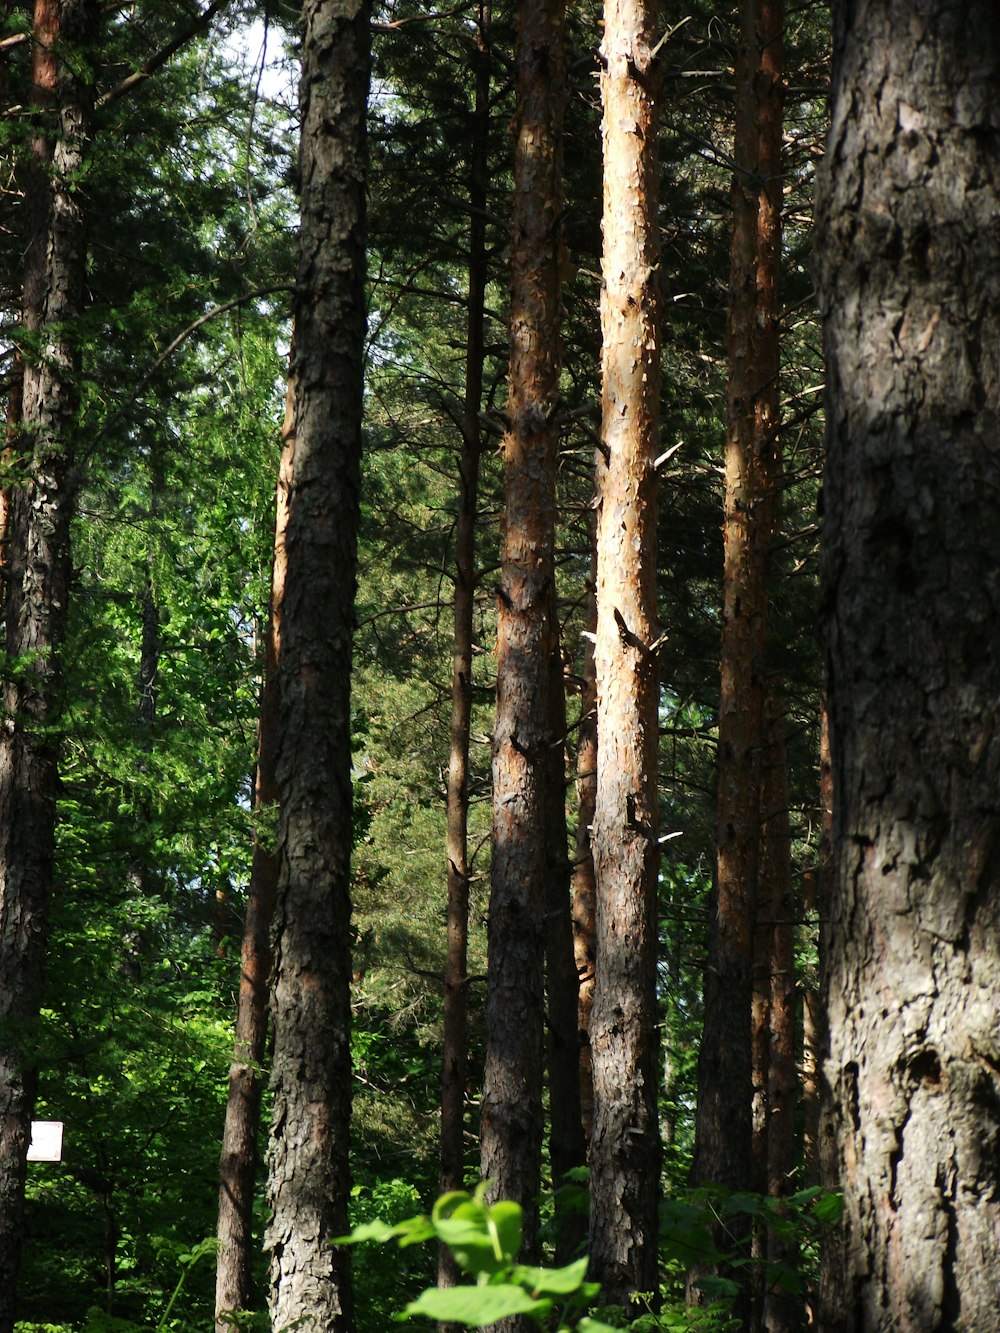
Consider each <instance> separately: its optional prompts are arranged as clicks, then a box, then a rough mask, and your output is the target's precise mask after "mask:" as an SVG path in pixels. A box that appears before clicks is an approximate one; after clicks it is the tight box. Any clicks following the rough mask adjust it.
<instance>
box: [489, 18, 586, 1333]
mask: <svg viewBox="0 0 1000 1333" xmlns="http://www.w3.org/2000/svg"><path fill="white" fill-rule="evenodd" d="M564 17H565V3H564V0H522V3H521V4H520V6H519V9H518V38H517V93H518V111H517V121H516V138H515V158H514V203H513V215H512V220H511V343H510V398H509V406H508V412H509V416H510V423H511V424H510V429H509V430H508V432H507V434H506V436H505V438H504V463H505V477H506V502H505V530H504V541H503V554H502V569H501V584H500V588H499V590H498V591H499V600H500V608H499V619H498V625H497V717H496V730H495V733H494V741H493V863H492V887H491V896H490V924H489V976H488V992H487V1002H486V1063H485V1069H484V1074H483V1100H482V1128H481V1134H480V1142H481V1149H482V1173H483V1176H484V1177H489V1178H491V1179H492V1180H493V1182H494V1184H493V1186H492V1191H493V1196H494V1197H496V1198H507V1199H514V1200H516V1201H517V1202H518V1203H520V1204H521V1206H522V1207H523V1208H524V1217H525V1231H524V1235H525V1245H524V1249H525V1254H526V1255H533V1254H534V1252H535V1247H536V1232H537V1224H538V1192H539V1185H540V1170H541V1140H542V1071H543V1045H544V1044H543V1037H542V1025H543V994H542V989H543V986H542V956H543V930H544V925H545V914H546V911H547V908H548V903H549V901H550V899H549V894H548V891H547V886H546V880H547V875H548V872H549V843H548V838H547V833H546V819H547V816H548V814H549V802H548V798H547V794H546V788H547V784H548V782H549V781H550V778H551V767H550V764H549V759H548V752H549V749H550V747H551V745H552V743H553V740H554V739H555V738H554V737H553V735H552V730H551V707H550V690H549V664H550V662H551V659H552V654H553V653H554V652H556V651H558V649H557V644H558V629H557V626H556V623H555V618H554V614H553V609H554V604H555V598H554V582H555V565H554V554H553V551H554V543H555V478H556V464H557V455H558V428H557V425H556V420H555V413H556V407H557V404H558V398H559V263H558V260H559V246H560V230H559V229H560V214H561V166H562V161H561V156H562V114H563V103H564V97H565V91H564V87H563V81H564V49H563V24H564ZM522 1326H524V1325H523V1321H519V1320H507V1321H504V1322H503V1323H502V1324H500V1325H498V1328H500V1329H504V1330H506V1329H514V1328H520V1327H522Z"/></svg>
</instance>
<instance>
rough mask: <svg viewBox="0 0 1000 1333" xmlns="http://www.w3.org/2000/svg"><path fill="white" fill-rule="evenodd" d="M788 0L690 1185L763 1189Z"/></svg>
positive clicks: (734, 546) (742, 136)
mask: <svg viewBox="0 0 1000 1333" xmlns="http://www.w3.org/2000/svg"><path fill="white" fill-rule="evenodd" d="M782 23H783V18H782V4H781V0H743V3H742V5H741V11H740V41H739V50H738V53H737V70H736V88H737V91H736V139H735V149H734V153H735V160H736V164H737V169H736V171H735V173H734V176H733V192H732V197H733V243H732V265H731V271H730V296H729V326H728V357H729V395H728V408H727V434H726V467H725V481H726V487H725V524H724V528H723V533H724V540H725V569H724V576H723V613H722V648H721V670H722V695H721V701H720V707H719V746H718V844H717V857H718V859H717V864H716V883H715V888H714V894H713V906H714V912H713V917H712V922H711V930H710V936H709V952H708V965H707V969H706V973H705V1030H704V1037H703V1040H702V1046H701V1051H700V1053H699V1062H698V1113H697V1143H696V1148H695V1161H694V1179H695V1181H696V1182H697V1183H698V1184H708V1183H715V1184H719V1185H723V1186H725V1187H726V1188H728V1189H747V1188H754V1187H762V1186H763V1183H764V1182H763V1177H762V1176H761V1175H759V1174H758V1173H757V1172H756V1171H755V1168H754V1163H753V1156H752V1153H751V1104H752V1094H751V1064H752V1061H751V1026H750V1025H751V996H752V969H753V928H754V911H755V902H754V899H755V893H756V884H757V869H758V856H759V842H760V783H761V775H760V764H761V755H762V751H763V717H764V714H763V707H764V683H765V639H766V622H767V579H766V562H767V550H768V544H769V541H770V538H771V533H772V528H773V523H774V486H775V484H776V481H777V473H778V470H779V467H780V463H779V457H780V456H779V453H778V449H779V445H778V439H777V430H778V409H779V403H778V335H779V328H778V313H779V312H778V264H779V258H780V248H781V247H780V239H781V178H780V171H781V104H782V90H781V32H782Z"/></svg>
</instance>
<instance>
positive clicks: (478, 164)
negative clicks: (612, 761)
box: [438, 3, 491, 1287]
mask: <svg viewBox="0 0 1000 1333" xmlns="http://www.w3.org/2000/svg"><path fill="white" fill-rule="evenodd" d="M490 21H491V12H490V5H489V4H488V3H481V4H480V8H479V32H478V36H477V40H476V62H475V81H476V82H475V105H474V108H473V113H472V142H471V154H470V162H469V218H470V223H469V269H468V280H469V294H468V322H467V333H466V338H467V346H466V356H465V403H464V409H463V413H462V444H461V449H462V452H461V457H460V459H459V489H458V514H457V516H456V521H455V625H454V632H453V637H452V677H451V745H450V756H449V762H448V815H447V818H448V829H447V855H448V955H447V962H446V965H445V988H444V1051H443V1074H442V1080H441V1173H440V1190H441V1193H442V1194H444V1193H446V1192H447V1191H448V1190H457V1189H461V1188H462V1186H463V1185H464V1183H465V1142H464V1134H465V1085H466V1074H467V1069H468V1017H467V1016H468V985H469V973H468V956H469V874H470V869H471V868H470V866H469V842H468V830H469V740H470V730H471V719H472V673H473V657H472V631H473V613H474V610H475V593H476V582H477V575H476V515H477V508H478V494H479V458H480V452H481V446H482V438H481V436H482V432H481V429H480V424H479V413H480V411H481V410H482V400H483V360H484V355H485V353H484V345H485V312H486V281H487V276H488V268H487V255H486V206H487V190H488V186H489V159H488V149H489V128H490V56H489V30H490ZM457 1278H458V1269H457V1266H456V1264H455V1262H454V1260H453V1259H452V1257H451V1251H450V1250H448V1249H447V1247H446V1246H443V1245H442V1246H441V1249H440V1253H439V1257H438V1284H439V1285H440V1286H447V1287H450V1286H454V1285H455V1282H456V1280H457Z"/></svg>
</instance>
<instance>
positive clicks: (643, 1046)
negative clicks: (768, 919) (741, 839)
mask: <svg viewBox="0 0 1000 1333" xmlns="http://www.w3.org/2000/svg"><path fill="white" fill-rule="evenodd" d="M661 24H662V19H661V16H660V11H659V6H658V5H657V4H656V3H654V2H653V0H606V4H605V8H604V41H603V43H602V47H601V64H602V72H601V93H602V100H603V106H604V120H603V139H604V255H603V278H604V282H603V289H602V292H601V327H602V331H603V339H604V345H603V352H602V380H603V411H602V425H601V448H600V450H599V451H598V459H597V497H598V511H597V647H596V670H597V734H598V747H599V751H598V753H599V762H598V769H597V805H596V811H595V815H594V823H593V837H592V846H593V854H594V866H595V870H596V875H597V912H596V928H597V978H596V982H595V986H594V1003H593V1009H592V1011H591V1020H590V1038H591V1052H592V1058H593V1073H594V1119H593V1128H592V1133H591V1140H590V1184H591V1205H590V1256H591V1269H592V1273H593V1276H594V1278H595V1279H596V1280H597V1281H599V1282H601V1283H602V1287H603V1295H604V1297H605V1299H607V1300H609V1301H613V1302H616V1303H622V1304H626V1305H628V1304H630V1302H631V1300H632V1297H633V1296H634V1295H635V1293H636V1292H654V1293H655V1292H656V1291H657V1289H658V1283H657V1254H656V1239H657V1207H658V1203H659V1197H660V1156H661V1154H660V1136H659V1128H658V1124H657V1113H656V1102H657V1084H658V1079H657V1063H658V1061H657V1042H656V879H657V870H658V864H659V856H658V852H659V848H658V845H657V826H658V819H657V815H658V810H657V806H658V798H657V782H656V774H657V763H656V761H657V749H658V740H659V730H658V717H657V704H658V697H659V684H660V682H659V671H658V666H657V640H658V629H657V616H656V485H657V483H656V457H657V444H658V427H657V413H658V406H659V390H660V343H659V338H660V333H659V320H660V291H659V285H660V278H659V244H658V242H659V232H658V222H657V171H658V162H657V152H656V135H657V97H658V83H659V76H658V70H657V65H656V57H655V55H654V48H655V46H656V44H657V42H658V41H659V40H660V38H661V37H662V36H663V31H662V27H661Z"/></svg>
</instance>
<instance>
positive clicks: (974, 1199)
mask: <svg viewBox="0 0 1000 1333" xmlns="http://www.w3.org/2000/svg"><path fill="white" fill-rule="evenodd" d="M834 52H835V56H834V87H833V104H832V113H833V114H832V126H831V132H830V140H829V146H828V150H827V154H826V159H825V163H826V165H825V168H824V172H823V179H822V186H821V191H820V195H819V214H818V216H819V225H818V235H819V236H820V237H821V238H822V251H821V270H820V277H821V292H822V310H823V318H824V336H825V345H826V356H827V368H828V376H827V446H828V455H827V472H826V482H825V488H824V494H825V498H826V517H825V521H824V542H823V581H824V582H823V587H824V610H825V623H826V650H827V666H828V681H829V705H830V732H831V752H832V760H833V778H834V836H833V853H834V868H833V882H832V887H831V902H830V925H829V930H828V937H827V940H826V956H825V964H824V980H823V992H824V999H825V1005H826V1009H827V1012H828V1015H829V1038H828V1047H827V1050H826V1053H825V1059H824V1063H823V1082H824V1092H825V1096H826V1105H825V1115H824V1137H825V1139H826V1142H827V1143H828V1145H829V1146H830V1148H831V1149H832V1150H833V1151H834V1153H835V1158H836V1161H837V1166H838V1169H839V1180H840V1184H841V1187H842V1189H843V1191H844V1200H845V1217H844V1223H843V1235H842V1240H843V1245H842V1248H841V1247H834V1248H833V1250H832V1253H831V1255H830V1256H829V1258H828V1263H827V1273H826V1277H825V1283H824V1294H825V1298H826V1301H827V1306H826V1310H825V1311H824V1319H825V1321H826V1322H825V1323H824V1325H823V1326H824V1327H827V1328H834V1327H836V1328H837V1329H843V1330H848V1331H851V1330H864V1331H865V1333H868V1331H875V1330H878V1331H879V1333H882V1331H885V1333H888V1330H890V1329H891V1330H913V1331H914V1333H917V1330H919V1331H920V1333H926V1331H927V1330H945V1329H947V1330H963V1333H987V1331H988V1330H993V1329H995V1328H996V1326H997V1273H998V1272H1000V1173H998V1166H997V1164H998V1161H1000V1007H998V1005H997V994H998V990H1000V964H998V942H1000V941H998V912H1000V863H998V859H997V851H998V848H1000V813H998V804H997V791H998V784H1000V741H998V734H1000V576H998V574H997V571H998V569H1000V525H998V524H997V522H996V518H995V514H994V512H993V507H992V505H991V504H990V503H989V502H988V497H989V496H990V495H991V494H992V487H993V485H994V479H995V477H996V475H997V471H998V466H1000V353H998V349H1000V228H998V226H997V217H998V215H1000V110H998V104H997V97H996V90H997V88H998V86H1000V25H998V23H997V16H996V10H995V6H994V5H992V4H988V3H986V2H985V0H972V3H968V4H965V5H961V6H958V5H955V4H952V3H946V2H945V0H907V2H906V3H903V0H882V3H878V4H866V5H858V4H841V5H840V7H839V10H838V13H837V20H836V28H835V34H834ZM832 1263H836V1264H837V1265H838V1267H837V1270H836V1271H831V1270H830V1265H831V1264H832ZM831 1297H832V1299H831Z"/></svg>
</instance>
